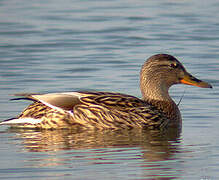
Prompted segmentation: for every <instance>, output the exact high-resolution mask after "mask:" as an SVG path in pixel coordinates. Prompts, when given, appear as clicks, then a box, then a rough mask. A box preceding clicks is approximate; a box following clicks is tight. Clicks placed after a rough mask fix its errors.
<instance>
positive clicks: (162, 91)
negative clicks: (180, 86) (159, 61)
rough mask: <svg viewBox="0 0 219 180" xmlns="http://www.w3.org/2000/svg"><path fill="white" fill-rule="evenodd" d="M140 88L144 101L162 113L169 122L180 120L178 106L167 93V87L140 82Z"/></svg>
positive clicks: (160, 84)
mask: <svg viewBox="0 0 219 180" xmlns="http://www.w3.org/2000/svg"><path fill="white" fill-rule="evenodd" d="M144 82H146V83H144ZM155 82H158V81H155ZM140 87H141V92H142V95H143V100H144V101H146V102H147V103H149V104H151V105H153V106H155V107H156V108H157V109H159V110H161V111H162V112H164V113H165V114H166V115H167V117H168V118H169V119H170V120H171V121H179V120H180V119H181V116H180V111H179V109H178V106H177V105H176V103H175V102H174V101H173V100H172V98H171V97H170V95H169V93H168V90H169V87H168V86H165V85H163V84H162V83H159V84H155V83H154V82H150V81H141V84H140Z"/></svg>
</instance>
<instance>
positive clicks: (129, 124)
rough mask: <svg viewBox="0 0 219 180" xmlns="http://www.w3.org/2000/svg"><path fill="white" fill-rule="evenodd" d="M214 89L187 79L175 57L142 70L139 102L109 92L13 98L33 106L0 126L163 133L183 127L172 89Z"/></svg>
mask: <svg viewBox="0 0 219 180" xmlns="http://www.w3.org/2000/svg"><path fill="white" fill-rule="evenodd" d="M181 83H182V84H189V85H193V86H198V87H202V88H212V86H211V85H210V84H208V83H207V82H204V81H201V80H199V79H197V78H195V77H193V76H192V75H190V74H189V73H188V72H187V71H186V70H185V68H184V67H183V65H182V64H181V63H180V62H179V61H178V60H177V59H176V58H174V57H173V56H171V55H168V54H157V55H154V56H152V57H150V58H149V59H148V60H147V61H146V62H145V63H144V65H143V66H142V69H141V73H140V88H141V92H142V96H143V98H142V99H139V98H137V97H134V96H130V95H125V94H120V93H109V92H65V93H51V94H17V95H18V96H22V97H21V98H17V99H27V100H32V101H34V102H33V104H31V105H29V106H28V107H27V108H26V109H25V110H24V111H23V112H22V113H21V115H19V116H18V117H16V118H12V119H9V120H5V121H3V122H1V123H0V124H2V125H3V124H6V125H11V126H14V127H22V128H39V129H60V128H61V129H63V128H98V129H105V128H111V129H119V128H134V127H140V128H149V129H161V128H163V127H166V126H167V125H175V124H179V123H180V122H181V115H180V111H179V109H178V107H177V105H176V104H175V102H174V101H173V100H172V99H171V97H170V96H169V93H168V90H169V88H170V87H171V86H172V85H174V84H181Z"/></svg>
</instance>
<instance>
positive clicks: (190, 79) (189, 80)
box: [180, 73, 212, 88]
mask: <svg viewBox="0 0 219 180" xmlns="http://www.w3.org/2000/svg"><path fill="white" fill-rule="evenodd" d="M180 82H181V83H182V84H188V85H192V86H197V87H201V88H212V86H211V85H210V84H209V83H207V82H205V81H202V80H200V79H197V78H196V77H194V76H192V75H191V74H189V73H186V74H185V75H184V77H183V78H182V79H181V80H180Z"/></svg>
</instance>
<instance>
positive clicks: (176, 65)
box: [170, 63, 179, 68]
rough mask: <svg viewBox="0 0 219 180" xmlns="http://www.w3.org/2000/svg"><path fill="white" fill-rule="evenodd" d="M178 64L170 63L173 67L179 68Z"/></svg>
mask: <svg viewBox="0 0 219 180" xmlns="http://www.w3.org/2000/svg"><path fill="white" fill-rule="evenodd" d="M178 66H179V65H178V64H173V63H172V64H170V67H172V68H178Z"/></svg>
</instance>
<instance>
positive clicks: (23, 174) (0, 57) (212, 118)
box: [0, 0, 219, 180]
mask: <svg viewBox="0 0 219 180" xmlns="http://www.w3.org/2000/svg"><path fill="white" fill-rule="evenodd" d="M218 19H219V3H218V1H216V0H208V1H202V0H201V1H195V0H192V1H191V0H190V1H188V0H184V1H174V0H158V1H152V0H151V1H141V0H135V1H122V0H117V1H116V0H112V1H106V0H105V1H104V0H101V1H98V0H93V1H87V0H83V1H79V0H78V1H76V0H73V1H68V0H64V1H57V0H54V1H49V0H44V1H42V0H39V1H31V0H21V1H1V2H0V97H1V98H0V99H1V100H0V107H1V108H0V119H1V120H4V119H7V118H10V117H13V116H15V115H17V114H18V113H19V112H20V111H21V110H22V109H23V108H24V107H25V106H26V105H28V103H29V102H25V101H19V102H14V101H13V102H12V101H9V99H10V98H11V96H10V95H11V94H15V93H20V92H39V93H46V92H62V91H74V90H94V89H95V90H104V91H115V92H123V93H126V94H131V95H134V96H137V97H140V96H141V94H140V91H139V88H138V86H139V85H138V84H139V80H138V79H139V77H138V74H139V70H140V68H141V65H142V64H143V62H144V61H145V59H146V58H148V57H149V56H151V55H153V54H156V53H169V54H172V55H174V56H176V57H177V58H178V59H179V60H180V61H181V62H182V63H183V64H184V65H185V66H186V67H187V70H188V71H189V72H191V73H192V74H193V75H195V76H197V77H198V78H201V79H203V80H206V81H208V82H210V83H211V84H212V85H213V87H214V88H213V89H201V88H197V87H189V86H183V85H178V86H174V87H172V88H171V95H172V97H173V98H174V99H175V101H176V102H179V100H180V97H181V96H182V95H183V94H184V91H185V96H184V97H183V99H182V102H181V104H180V110H181V113H182V116H183V128H182V132H181V133H179V132H175V131H174V130H171V131H170V132H168V133H166V134H151V133H150V134H149V133H147V132H140V131H137V130H136V131H117V132H111V131H101V132H98V131H95V132H72V131H43V132H37V131H27V130H25V131H18V130H12V129H8V127H5V126H1V127H0V140H1V144H0V153H1V156H0V161H1V163H0V178H1V179H30V178H31V179H89V180H93V179H103V178H104V179H206V180H207V179H219V173H218V168H219V163H218V162H219V145H218V137H219V131H218V128H219V120H218V118H219V112H218V108H219V101H218V99H219V93H218V90H219V88H218V83H219V81H218V80H219V30H218V29H219V21H218Z"/></svg>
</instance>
